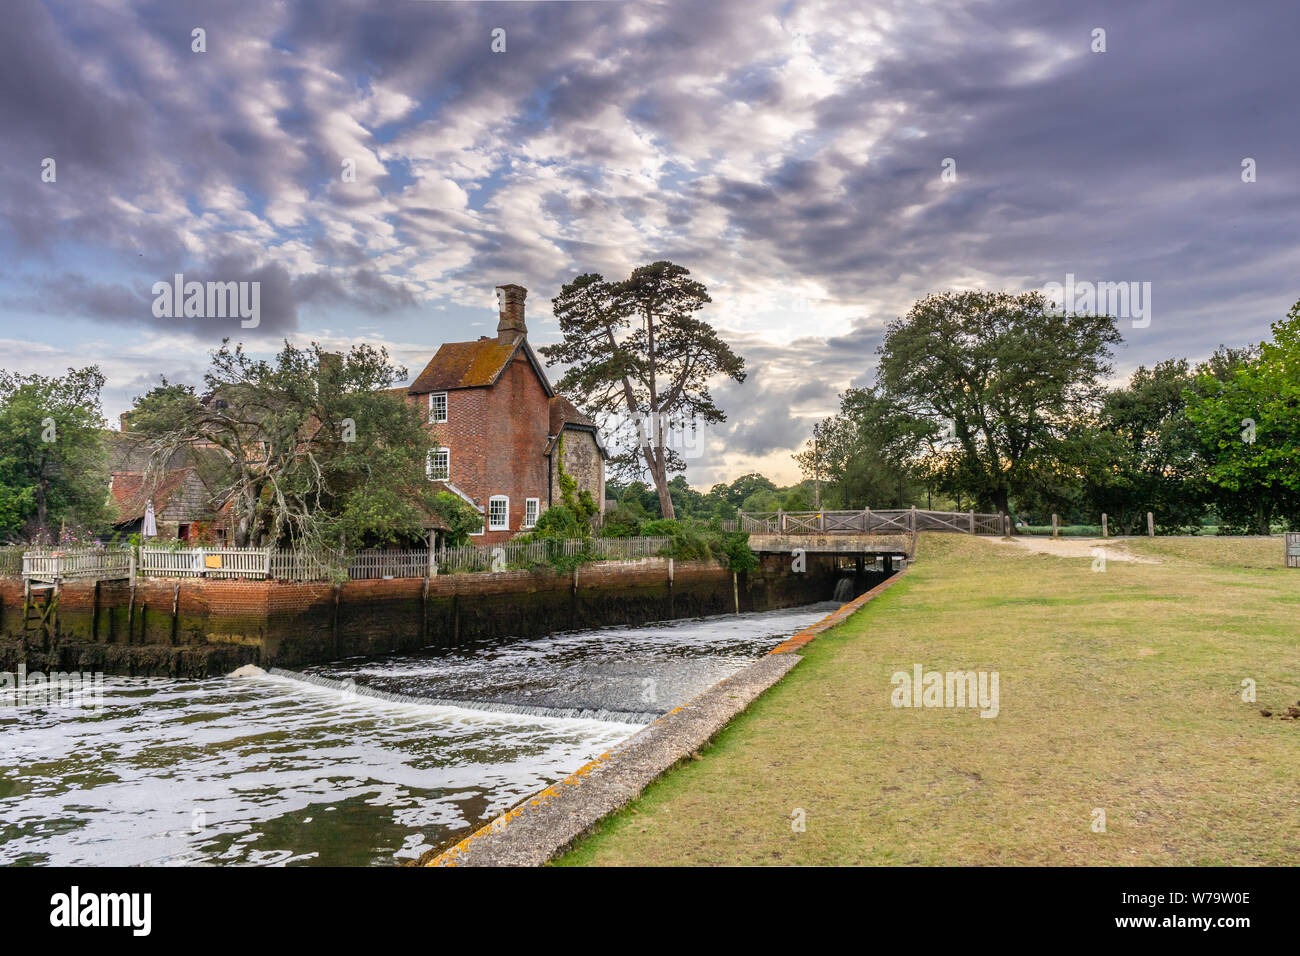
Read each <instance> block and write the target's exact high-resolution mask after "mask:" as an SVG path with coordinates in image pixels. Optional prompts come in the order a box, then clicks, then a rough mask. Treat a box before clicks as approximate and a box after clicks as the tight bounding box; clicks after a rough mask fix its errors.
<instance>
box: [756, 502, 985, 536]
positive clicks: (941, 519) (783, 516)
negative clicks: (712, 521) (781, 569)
mask: <svg viewBox="0 0 1300 956" xmlns="http://www.w3.org/2000/svg"><path fill="white" fill-rule="evenodd" d="M737 528H738V530H740V531H748V532H749V533H750V534H751V535H753V534H782V535H784V534H798V535H803V534H812V535H824V534H858V535H861V534H915V533H916V532H918V531H958V532H962V533H964V534H992V535H1002V534H1006V533H1007V518H1006V516H1005V515H1000V514H980V513H978V512H975V511H921V510H918V509H916V508H898V509H887V510H883V511H873V510H872V509H871V508H863V509H862V510H860V511H825V510H821V511H742V512H740V514H739V517H738V519H737Z"/></svg>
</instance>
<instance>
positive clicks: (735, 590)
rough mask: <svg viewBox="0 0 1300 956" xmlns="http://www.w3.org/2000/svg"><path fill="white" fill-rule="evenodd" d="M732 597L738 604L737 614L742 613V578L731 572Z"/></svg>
mask: <svg viewBox="0 0 1300 956" xmlns="http://www.w3.org/2000/svg"><path fill="white" fill-rule="evenodd" d="M731 596H732V599H733V600H735V602H736V613H737V614H739V613H740V578H739V577H738V576H737V575H736V572H735V571H732V572H731Z"/></svg>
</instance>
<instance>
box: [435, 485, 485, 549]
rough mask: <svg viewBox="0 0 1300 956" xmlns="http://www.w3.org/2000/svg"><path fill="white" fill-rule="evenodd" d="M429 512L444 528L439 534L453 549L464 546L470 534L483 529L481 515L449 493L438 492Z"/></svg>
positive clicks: (461, 499)
mask: <svg viewBox="0 0 1300 956" xmlns="http://www.w3.org/2000/svg"><path fill="white" fill-rule="evenodd" d="M429 511H430V513H431V514H432V515H434V516H435V517H437V518H439V519H441V520H442V523H443V524H444V525H445V526H446V529H447V530H445V531H442V532H440V534H441V535H442V537H443V539H444V540H445V541H446V543H447V545H449V546H450V547H453V548H454V547H457V546H459V545H462V544H465V543H466V542H468V541H469V536H470V535H471V534H474V533H476V532H478V531H480V530H482V528H483V515H481V514H480V513H479V512H478V511H477V510H476V509H475V508H474V506H473V505H471V504H470V503H469V502H468V501H466V500H465V499H464V498H462V497H460V495H453V494H452V493H451V492H450V491H440V492H438V494H437V495H435V496H434V499H433V502H432V505H431V506H430V507H429Z"/></svg>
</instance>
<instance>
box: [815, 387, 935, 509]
mask: <svg viewBox="0 0 1300 956" xmlns="http://www.w3.org/2000/svg"><path fill="white" fill-rule="evenodd" d="M934 434H936V429H935V427H934V426H933V425H932V424H931V423H930V422H928V421H926V420H924V419H921V418H917V417H916V416H914V415H911V414H909V413H908V412H907V411H906V410H905V409H903V408H902V407H900V405H899V404H898V403H897V402H895V401H893V400H891V399H890V398H888V397H886V396H885V395H884V394H883V393H882V392H881V391H880V390H879V389H876V388H850V389H848V390H846V391H845V392H844V393H843V394H842V395H841V396H840V408H839V411H838V412H837V413H836V414H835V415H834V416H832V417H831V418H828V419H825V420H823V421H821V422H819V423H818V424H817V425H816V426H814V431H813V436H814V441H812V442H810V443H809V444H808V447H806V448H805V449H804V450H803V451H801V452H799V453H798V454H796V455H795V456H794V459H795V462H796V463H797V464H798V465H799V467H800V469H801V470H802V471H803V473H804V474H805V475H806V476H808V477H809V479H812V480H820V481H821V482H823V488H822V505H823V506H827V507H831V508H872V507H874V508H884V507H899V508H901V507H904V506H905V505H906V504H908V503H910V502H911V501H913V500H914V499H915V498H916V497H917V496H918V494H919V492H920V491H921V490H922V489H921V483H920V481H919V480H918V472H917V465H916V463H917V461H918V459H919V456H920V455H921V454H922V453H923V452H924V450H925V447H926V444H925V443H926V440H927V439H929V438H931V437H932V436H933V435H934Z"/></svg>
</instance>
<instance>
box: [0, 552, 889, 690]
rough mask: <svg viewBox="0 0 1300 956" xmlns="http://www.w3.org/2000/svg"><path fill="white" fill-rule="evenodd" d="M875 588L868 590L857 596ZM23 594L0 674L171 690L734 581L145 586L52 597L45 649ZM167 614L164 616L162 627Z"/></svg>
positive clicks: (628, 605) (698, 609) (640, 618)
mask: <svg viewBox="0 0 1300 956" xmlns="http://www.w3.org/2000/svg"><path fill="white" fill-rule="evenodd" d="M839 576H840V574H839V572H836V571H835V570H834V567H833V564H832V562H831V561H830V560H829V559H819V558H817V557H815V556H810V557H809V559H808V568H807V570H806V571H804V572H802V573H794V572H793V571H792V570H791V565H790V561H789V560H788V559H787V558H784V557H781V556H777V555H769V556H765V557H764V559H763V561H762V562H761V565H760V567H759V568H758V569H757V570H756V571H753V572H751V573H749V574H747V575H741V576H740V580H739V582H738V583H739V588H738V591H739V600H740V608H741V610H742V611H751V610H769V609H772V608H778V607H791V606H795V605H799V604H807V603H810V602H812V601H819V600H826V599H828V598H829V597H830V596H831V593H832V591H833V589H834V584H835V580H836V578H837V577H839ZM871 583H875V582H874V580H869V581H868V582H867V584H868V585H869V584H871ZM22 602H23V596H22V582H21V581H20V580H17V579H13V578H0V670H8V671H13V670H15V669H16V668H17V666H18V664H19V663H20V662H26V665H27V667H28V669H29V670H43V671H48V670H102V671H104V672H105V673H117V674H135V675H149V676H171V677H201V676H209V675H213V674H223V673H228V672H229V671H231V670H234V669H235V668H236V667H238V666H240V665H241V664H246V663H254V664H259V665H261V666H263V667H269V666H281V667H298V666H301V665H303V664H309V663H315V662H322V661H328V660H336V659H339V658H343V657H350V656H355V655H370V654H384V653H390V652H395V651H414V650H417V649H419V648H422V647H427V646H429V645H435V646H452V645H459V644H465V643H469V642H472V641H475V640H478V639H482V638H494V637H508V636H515V637H522V638H528V637H538V636H543V635H546V634H550V633H554V632H557V631H570V630H584V629H588V628H595V627H609V626H618V625H635V624H644V623H646V622H649V621H656V620H668V619H672V618H685V617H698V616H702V615H709V614H722V613H727V612H729V611H732V610H733V609H734V607H735V603H734V602H735V597H734V596H733V589H732V575H731V572H730V571H727V570H725V569H723V568H721V567H718V566H717V565H716V564H713V563H711V562H674V564H673V573H672V581H671V584H670V582H669V573H668V561H667V560H666V559H662V558H650V559H646V560H642V561H627V562H602V563H599V564H589V565H584V566H582V567H581V568H579V569H578V571H577V574H576V581H575V578H574V575H572V574H565V573H557V572H555V571H552V570H550V569H540V570H533V571H505V572H501V573H496V574H450V575H440V576H438V577H436V578H432V579H430V580H429V581H428V583H427V585H426V582H425V581H424V580H423V579H420V578H402V579H394V580H389V581H383V580H376V581H349V582H346V583H344V584H341V585H338V586H335V585H332V584H320V583H315V584H295V583H287V582H275V581H272V582H267V581H246V580H238V579H235V580H219V579H206V578H179V579H167V578H146V579H141V580H140V581H139V582H138V583H137V586H136V588H135V589H134V597H133V596H132V589H131V588H130V587H128V586H127V585H126V583H125V582H112V583H109V582H104V583H101V584H100V585H99V587H98V589H97V588H96V587H95V585H94V584H90V583H84V582H74V583H70V584H67V585H65V586H64V587H63V588H62V591H61V594H60V597H59V605H58V630H57V634H56V636H55V637H54V639H53V640H49V639H48V638H46V637H45V636H44V635H42V634H39V633H26V634H25V633H24V630H23V621H22V613H23V603H22ZM173 608H174V613H173Z"/></svg>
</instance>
